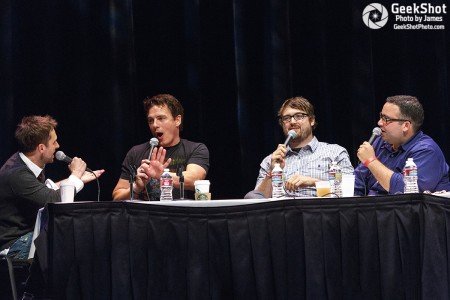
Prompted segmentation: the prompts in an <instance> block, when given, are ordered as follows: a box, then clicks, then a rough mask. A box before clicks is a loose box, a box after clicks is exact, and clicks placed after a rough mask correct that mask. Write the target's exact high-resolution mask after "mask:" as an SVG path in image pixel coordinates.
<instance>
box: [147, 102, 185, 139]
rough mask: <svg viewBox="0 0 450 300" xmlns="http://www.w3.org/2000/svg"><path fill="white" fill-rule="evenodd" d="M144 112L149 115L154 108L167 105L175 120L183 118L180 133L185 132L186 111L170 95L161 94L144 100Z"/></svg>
mask: <svg viewBox="0 0 450 300" xmlns="http://www.w3.org/2000/svg"><path fill="white" fill-rule="evenodd" d="M143 103H144V112H145V113H146V114H148V111H149V109H150V108H152V107H153V106H164V105H166V106H167V108H169V110H170V113H171V114H172V117H173V118H174V119H175V117H176V116H178V115H180V116H181V123H180V131H181V130H183V119H184V110H183V106H181V103H180V102H179V101H178V100H177V99H176V98H175V97H174V96H172V95H170V94H159V95H155V96H153V97H147V98H145V99H144V102H143Z"/></svg>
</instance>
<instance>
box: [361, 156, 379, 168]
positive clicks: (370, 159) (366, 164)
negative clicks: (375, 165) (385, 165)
mask: <svg viewBox="0 0 450 300" xmlns="http://www.w3.org/2000/svg"><path fill="white" fill-rule="evenodd" d="M377 159H378V158H377V157H376V156H372V157H369V158H368V159H366V161H365V162H364V163H363V164H364V166H366V167H367V166H368V165H369V164H370V163H371V162H373V161H374V160H377Z"/></svg>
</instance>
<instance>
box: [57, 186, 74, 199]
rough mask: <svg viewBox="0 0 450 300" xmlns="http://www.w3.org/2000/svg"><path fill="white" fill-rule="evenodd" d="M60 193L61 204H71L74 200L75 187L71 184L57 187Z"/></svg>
mask: <svg viewBox="0 0 450 300" xmlns="http://www.w3.org/2000/svg"><path fill="white" fill-rule="evenodd" d="M59 191H60V193H61V202H64V203H66V202H73V199H74V198H75V186H74V185H73V184H68V183H63V184H61V186H60V187H59Z"/></svg>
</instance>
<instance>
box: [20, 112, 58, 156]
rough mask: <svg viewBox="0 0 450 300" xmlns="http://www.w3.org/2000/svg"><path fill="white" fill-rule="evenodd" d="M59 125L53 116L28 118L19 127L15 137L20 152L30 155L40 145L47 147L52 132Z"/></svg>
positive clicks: (23, 119)
mask: <svg viewBox="0 0 450 300" xmlns="http://www.w3.org/2000/svg"><path fill="white" fill-rule="evenodd" d="M57 125H58V123H57V122H56V121H55V119H53V118H52V117H51V116H49V115H46V116H27V117H24V118H22V121H21V122H20V123H19V124H18V125H17V129H16V132H15V137H16V139H17V142H18V146H19V151H20V152H23V153H28V152H31V151H33V150H34V149H36V147H37V146H38V145H39V144H45V145H47V143H48V141H49V140H50V132H51V131H52V130H53V129H55V128H56V126H57Z"/></svg>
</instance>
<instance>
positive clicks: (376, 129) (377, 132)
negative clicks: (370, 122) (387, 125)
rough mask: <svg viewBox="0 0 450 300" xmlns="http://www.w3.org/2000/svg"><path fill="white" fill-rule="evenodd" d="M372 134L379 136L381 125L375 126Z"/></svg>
mask: <svg viewBox="0 0 450 300" xmlns="http://www.w3.org/2000/svg"><path fill="white" fill-rule="evenodd" d="M372 134H373V135H376V136H379V135H380V134H381V129H380V127H375V128H374V129H373V130H372Z"/></svg>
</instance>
